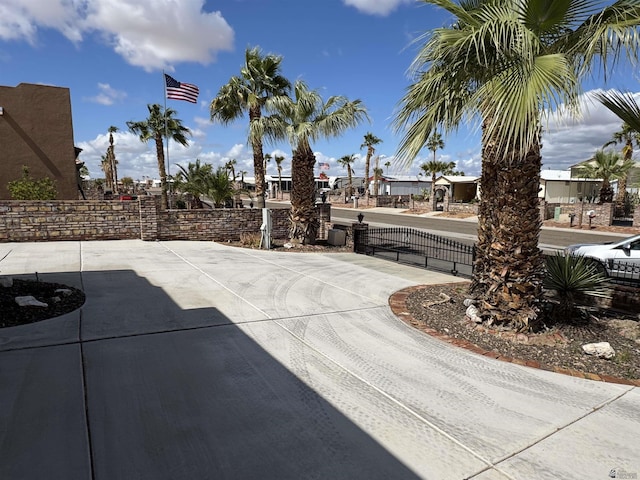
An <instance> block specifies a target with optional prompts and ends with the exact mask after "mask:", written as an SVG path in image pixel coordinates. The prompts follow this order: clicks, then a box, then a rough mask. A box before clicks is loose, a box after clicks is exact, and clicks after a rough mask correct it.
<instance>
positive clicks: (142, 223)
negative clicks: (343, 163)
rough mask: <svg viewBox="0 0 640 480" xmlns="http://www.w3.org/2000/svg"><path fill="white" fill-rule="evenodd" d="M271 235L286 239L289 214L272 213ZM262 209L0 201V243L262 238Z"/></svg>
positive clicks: (145, 200) (149, 201) (153, 201)
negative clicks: (206, 208) (205, 208)
mask: <svg viewBox="0 0 640 480" xmlns="http://www.w3.org/2000/svg"><path fill="white" fill-rule="evenodd" d="M271 219H272V237H273V238H277V239H283V238H287V234H288V230H289V210H288V209H274V210H271ZM261 225H262V210H259V209H248V208H239V209H213V210H169V211H161V210H160V209H159V207H158V199H157V198H156V197H154V196H141V197H140V198H139V200H138V201H124V202H120V201H98V200H88V201H76V200H64V201H61V200H56V201H42V202H40V201H30V202H21V201H10V200H7V201H0V242H30V241H45V240H116V239H122V240H124V239H135V238H141V239H142V240H212V241H227V240H231V241H237V240H239V239H240V236H241V235H242V234H243V233H254V234H258V235H259V234H260V233H261V232H260V226H261Z"/></svg>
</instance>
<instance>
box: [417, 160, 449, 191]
mask: <svg viewBox="0 0 640 480" xmlns="http://www.w3.org/2000/svg"><path fill="white" fill-rule="evenodd" d="M455 166H456V164H455V163H454V162H441V161H437V160H429V161H428V162H427V163H423V164H422V165H420V169H421V170H422V171H423V172H424V173H425V175H431V190H433V187H434V186H435V184H436V176H437V174H438V173H439V172H442V174H443V175H450V174H451V172H452V171H453V170H454V169H455Z"/></svg>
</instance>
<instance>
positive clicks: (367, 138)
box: [360, 132, 382, 205]
mask: <svg viewBox="0 0 640 480" xmlns="http://www.w3.org/2000/svg"><path fill="white" fill-rule="evenodd" d="M379 143H382V140H381V139H379V138H378V137H376V136H375V135H374V134H373V133H371V132H367V133H366V134H365V135H364V142H363V143H362V145H360V148H364V147H367V156H366V157H365V159H364V181H365V185H366V186H367V189H366V194H367V205H368V204H369V168H370V167H371V157H373V154H374V153H376V149H375V148H374V147H375V146H376V145H378V144H379Z"/></svg>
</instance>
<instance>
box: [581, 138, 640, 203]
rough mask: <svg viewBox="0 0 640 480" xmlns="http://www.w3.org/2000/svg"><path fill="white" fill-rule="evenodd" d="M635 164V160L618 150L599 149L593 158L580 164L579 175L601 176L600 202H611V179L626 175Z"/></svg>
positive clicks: (588, 176) (587, 176)
mask: <svg viewBox="0 0 640 480" xmlns="http://www.w3.org/2000/svg"><path fill="white" fill-rule="evenodd" d="M633 165H634V163H633V161H631V160H629V159H624V158H623V157H622V156H621V155H620V154H619V153H617V152H613V151H610V150H609V151H606V152H605V151H604V150H598V151H597V152H596V153H595V155H594V156H593V158H592V159H591V160H588V161H587V162H585V163H583V164H582V165H581V166H580V168H579V171H580V173H579V175H580V176H581V177H584V178H601V179H602V185H601V186H600V203H611V202H612V201H613V188H611V180H618V179H620V178H622V177H624V176H626V175H627V173H629V170H630V169H631V168H632V167H633Z"/></svg>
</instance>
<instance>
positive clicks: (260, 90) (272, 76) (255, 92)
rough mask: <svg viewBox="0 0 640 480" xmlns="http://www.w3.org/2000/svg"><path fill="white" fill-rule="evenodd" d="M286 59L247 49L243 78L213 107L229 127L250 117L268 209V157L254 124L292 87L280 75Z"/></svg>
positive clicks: (260, 189)
mask: <svg viewBox="0 0 640 480" xmlns="http://www.w3.org/2000/svg"><path fill="white" fill-rule="evenodd" d="M281 62H282V57H281V56H278V55H273V54H268V55H263V54H262V52H261V50H260V48H259V47H254V48H247V50H246V51H245V62H244V65H243V66H242V68H241V69H240V76H233V77H231V78H230V79H229V82H228V83H227V84H226V85H223V86H222V87H221V88H220V90H219V91H218V95H217V96H216V98H214V99H213V101H212V102H211V106H210V114H211V121H212V122H220V123H222V124H228V123H231V122H233V121H234V120H236V119H238V118H240V117H241V116H242V115H243V114H244V113H245V112H248V113H249V143H251V148H252V149H253V169H254V176H255V181H256V196H257V197H258V206H259V207H261V208H262V207H264V193H265V192H264V190H265V182H264V174H265V165H264V154H263V152H262V136H263V132H262V131H260V129H257V128H252V124H253V123H254V122H256V121H258V120H260V118H261V117H262V107H263V105H264V104H265V102H266V101H267V99H269V98H270V97H272V96H279V95H286V94H287V93H288V92H289V91H290V89H291V84H290V82H289V80H287V79H286V78H285V77H283V76H282V75H280V63H281Z"/></svg>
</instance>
